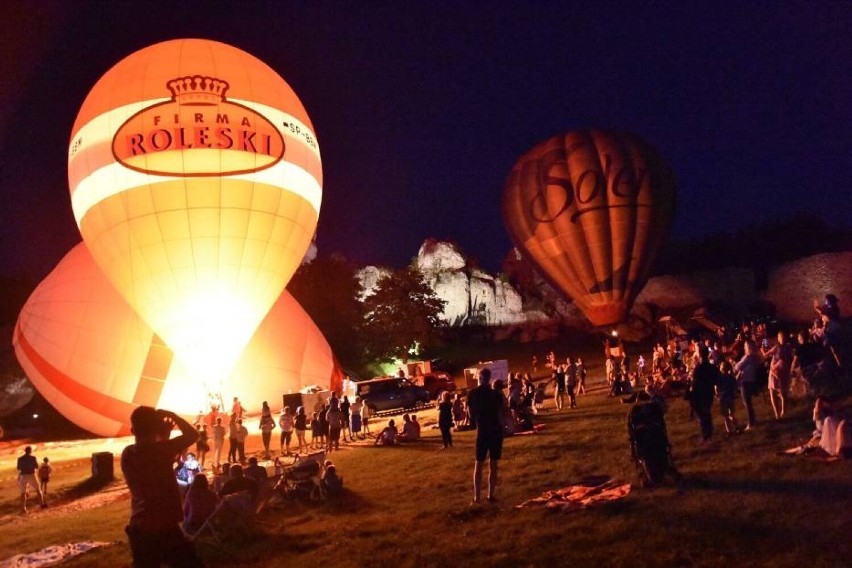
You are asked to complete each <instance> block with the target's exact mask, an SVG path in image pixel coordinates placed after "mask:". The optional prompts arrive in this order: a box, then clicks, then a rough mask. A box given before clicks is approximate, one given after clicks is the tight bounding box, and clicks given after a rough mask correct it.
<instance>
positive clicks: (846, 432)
mask: <svg viewBox="0 0 852 568" xmlns="http://www.w3.org/2000/svg"><path fill="white" fill-rule="evenodd" d="M814 425H815V426H816V430H815V431H814V437H813V438H812V439H811V442H808V444H807V446H813V445H816V446H818V447H819V448H820V449H821V450H822V451H824V452H825V453H826V454H828V455H829V456H832V457H841V458H852V423H850V422H849V421H848V420H847V419H846V417H845V413H844V412H843V410H842V409H839V408H835V407H833V406H832V405H830V404H829V403H827V402H826V401H825V400H824V399H821V398H818V399H817V400H816V403H815V404H814Z"/></svg>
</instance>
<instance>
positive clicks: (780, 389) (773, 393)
mask: <svg viewBox="0 0 852 568" xmlns="http://www.w3.org/2000/svg"><path fill="white" fill-rule="evenodd" d="M763 356H764V357H772V362H771V363H770V366H769V402H770V403H771V404H772V412H773V413H775V420H781V418H782V417H783V416H784V403H785V399H786V398H787V392H788V391H789V390H790V373H791V371H792V369H793V346H792V345H790V344H789V343H787V336H786V335H785V333H784V332H783V331H779V332H778V343H776V344H775V345H774V346H773V347H772V349H770V350H769V351H767V352H766V353H764V355H763ZM776 398H777V399H778V402H777V403H776V401H775V399H776Z"/></svg>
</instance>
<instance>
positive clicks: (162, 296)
mask: <svg viewBox="0 0 852 568" xmlns="http://www.w3.org/2000/svg"><path fill="white" fill-rule="evenodd" d="M68 172H69V185H70V188H71V198H72V205H73V209H74V214H75V218H76V220H77V223H78V226H79V227H80V232H81V234H82V235H83V239H84V242H85V243H86V245H87V246H88V247H89V249H90V250H91V252H92V255H93V257H94V259H95V262H96V263H97V264H98V266H100V267H101V269H102V270H103V272H104V273H105V274H106V275H107V277H108V278H109V279H110V281H111V282H112V283H113V284H114V285H115V287H116V289H117V290H118V291H119V292H120V293H121V295H122V296H123V297H124V298H125V299H126V300H127V302H128V303H129V304H130V305H131V306H132V307H133V308H134V309H135V310H136V311H137V312H138V313H139V315H140V316H141V317H142V318H143V319H144V320H145V322H147V323H148V324H149V325H150V326H151V327H152V328H153V329H154V330H155V331H156V333H157V334H158V335H159V336H160V337H162V338H163V340H164V341H165V342H166V344H168V346H169V347H171V348H172V349H173V350H174V352H175V355H176V357H177V358H178V359H179V360H181V362H182V365H184V366H185V367H186V368H187V369H188V370H190V371H191V372H193V373H195V374H196V375H198V376H200V377H204V380H207V381H211V384H209V385H207V387H209V388H215V387H217V386H221V381H222V380H223V379H224V377H225V376H227V374H228V371H229V370H230V369H231V368H232V367H233V365H234V364H235V363H236V361H237V360H238V359H239V357H240V353H241V352H242V349H243V348H244V347H245V345H246V344H247V343H248V341H249V339H250V338H251V336H252V334H253V333H254V331H255V329H256V328H257V326H258V325H259V324H260V322H261V321H262V320H263V318H264V316H265V315H266V313H267V312H268V311H269V309H270V307H271V306H272V305H273V304H274V302H275V301H276V300H277V298H278V297H279V296H280V294H281V291H282V290H283V289H284V286H285V285H286V283H287V281H288V280H289V279H290V277H291V276H292V274H293V273H294V272H295V270H296V268H297V267H298V264H299V262H300V260H301V258H302V256H303V255H304V252H305V251H306V250H307V248H308V246H309V245H310V241H311V238H312V236H313V233H314V230H315V228H316V222H317V216H318V214H319V209H320V202H321V194H322V169H321V160H320V153H319V147H318V145H317V143H316V138H315V135H314V133H313V127H312V125H311V123H310V120H309V119H308V116H307V114H306V112H305V110H304V108H303V106H302V104H301V102H300V101H299V99H298V97H297V96H296V94H295V93H294V92H293V90H292V89H291V88H290V87H289V86H288V85H287V83H285V82H284V80H283V79H281V77H280V76H278V75H277V74H276V73H275V72H274V71H273V70H272V69H270V68H269V67H268V66H266V65H265V64H264V63H263V62H261V61H260V60H258V59H256V58H255V57H253V56H251V55H249V54H247V53H245V52H243V51H241V50H239V49H236V48H234V47H231V46H228V45H225V44H221V43H217V42H212V41H207V40H192V39H187V40H175V41H169V42H164V43H160V44H157V45H154V46H151V47H148V48H145V49H143V50H141V51H139V52H136V53H134V54H132V55H131V56H129V57H127V58H126V59H124V60H122V61H121V62H119V63H118V64H117V65H116V66H115V67H113V68H112V69H111V70H110V71H108V72H107V73H106V74H105V75H104V77H102V78H101V80H100V81H98V83H97V84H96V85H95V87H94V88H93V89H92V91H91V93H90V94H89V96H88V97H87V99H86V101H85V102H84V103H83V106H82V108H81V110H80V112H79V114H78V117H77V120H76V122H75V124H74V128H73V132H72V136H71V145H70V148H69V157H68ZM213 383H215V384H213Z"/></svg>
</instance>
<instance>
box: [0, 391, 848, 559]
mask: <svg viewBox="0 0 852 568" xmlns="http://www.w3.org/2000/svg"><path fill="white" fill-rule="evenodd" d="M847 402H849V401H847ZM547 408H548V410H547V411H546V412H545V413H543V414H542V415H540V422H541V423H543V424H544V425H545V427H544V430H543V431H541V432H539V433H537V434H535V435H532V436H517V437H513V438H510V439H508V440H507V441H506V444H505V452H504V459H503V460H502V462H501V473H500V488H499V497H500V502H499V504H495V505H490V504H482V505H477V506H471V505H470V497H471V490H470V479H471V472H472V462H473V457H472V456H473V439H474V438H473V436H474V435H473V433H472V432H461V433H456V434H455V447H454V448H452V449H450V450H447V451H441V450H439V448H440V443H439V440H440V437H439V434H438V432H437V430H433V429H430V428H428V427H427V428H424V431H425V434H426V438H425V440H424V441H423V442H422V443H417V444H414V445H410V446H404V447H400V448H375V447H365V446H358V447H347V448H345V449H343V450H341V451H340V452H337V453H336V454H333V455H332V456H331V457H332V459H333V460H334V461H335V463H336V465H337V467H338V471H339V472H340V473H341V474H342V475H343V477H344V481H345V485H346V488H347V489H346V492H345V494H344V495H342V496H341V497H340V498H338V499H337V500H335V501H326V502H325V503H323V504H319V505H312V504H301V503H300V504H296V505H292V506H290V507H288V508H276V509H270V510H267V511H265V512H264V514H263V515H262V518H261V520H262V527H261V528H260V530H259V532H258V533H257V534H256V535H254V536H252V537H235V538H233V539H232V540H230V541H226V542H225V546H213V545H212V544H210V543H202V544H200V550H201V552H202V554H203V555H204V557H205V559H206V560H207V562H208V563H209V564H210V565H213V566H218V565H221V566H225V565H228V566H257V565H264V566H287V565H298V566H320V565H323V566H327V565H329V564H333V565H335V566H364V565H368V564H370V565H380V566H381V565H384V566H457V565H462V564H463V565H467V566H549V565H551V566H552V565H574V566H594V565H599V566H631V567H635V566H738V567H742V566H803V565H807V566H809V567H819V566H848V565H849V558H850V552H852V550H850V548H852V544H850V543H852V539H850V536H852V461H848V460H847V461H838V462H832V463H827V462H824V461H820V460H818V459H815V458H810V457H787V456H779V455H777V452H778V451H779V450H782V449H785V448H787V447H790V446H792V445H793V444H795V443H801V441H803V440H804V439H806V438H807V437H808V436H809V434H810V431H811V429H812V424H811V423H810V409H809V408H808V407H807V404H806V403H804V402H800V403H799V404H798V405H796V406H794V407H793V410H792V412H791V414H790V416H789V417H788V418H786V419H785V420H784V421H782V422H777V423H776V422H775V421H771V422H770V421H768V418H769V416H770V415H771V409H770V408H769V406H768V403H766V402H765V401H763V400H760V398H758V399H757V411H758V417H759V418H764V419H765V420H764V422H762V423H761V424H760V425H759V426H758V428H757V429H756V430H754V431H752V432H748V433H744V434H741V435H739V436H736V437H734V438H731V439H728V440H725V439H723V436H722V435H721V432H720V426H721V420H719V419H718V418H716V419H715V425H716V427H717V434H716V437H715V438H716V439H715V440H714V441H713V442H712V443H711V444H710V445H708V446H700V445H699V444H698V443H697V437H698V427H697V424H696V423H694V422H692V421H689V420H688V418H687V409H686V406H685V403H683V402H682V401H680V400H676V401H672V402H671V404H670V407H669V410H668V414H667V420H668V426H669V434H670V437H671V440H672V443H673V445H674V457H675V460H676V463H677V465H678V467H679V468H680V470H681V472H682V473H683V474H684V475H685V478H686V479H685V482H684V484H683V486H682V487H681V488H680V489H678V488H676V487H675V486H674V485H673V484H670V485H667V486H664V487H659V488H655V489H643V488H641V487H640V486H638V484H637V485H634V488H633V491H632V492H631V493H630V495H629V496H628V497H627V498H625V499H623V500H621V501H618V502H614V503H612V504H609V505H605V506H602V507H599V508H592V509H587V510H581V511H574V512H569V513H556V512H551V511H545V510H542V509H520V510H519V509H515V508H514V505H516V504H518V503H520V502H521V501H524V500H526V499H529V498H532V497H534V496H536V495H538V494H540V493H541V492H543V491H545V490H548V489H554V488H558V487H562V486H566V485H570V484H572V483H574V482H577V481H579V480H581V479H582V478H583V477H585V476H589V475H609V476H612V477H614V478H617V479H622V480H626V481H630V482H635V481H636V478H635V469H634V467H633V464H632V461H631V459H630V450H629V446H628V443H627V434H626V427H625V416H626V413H627V410H628V407H627V406H626V405H622V404H620V403H619V402H618V401H617V400H614V399H611V398H608V397H606V396H604V394H603V393H600V392H598V393H594V394H589V395H586V396H581V397H580V400H579V408H577V409H574V410H570V411H569V410H565V411H562V412H556V411H555V410H554V409H553V408H552V403H550V402H548V405H547ZM738 410H739V409H738ZM421 422H423V423H424V425H428V424H430V422H431V423H434V411H428V412H424V413H422V414H421ZM258 442H259V440H257V439H254V438H253V439H252V443H253V444H258ZM62 465H63V468H62V469H60V470H58V471H57V475H56V476H55V479H56V482H55V483H54V491H55V493H56V497H55V499H56V507H51V508H49V509H47V511H46V512H41V511H38V512H35V513H33V514H30V515H29V516H27V517H19V516H17V517H16V516H15V515H14V511H15V507H16V505H17V502H16V498H15V493H14V488H13V487H12V482H11V481H10V476H11V474H12V472H10V471H9V470H5V471H0V478H2V479H4V480H5V481H4V482H3V484H2V490H0V515H3V516H4V520H9V519H12V520H11V522H5V523H4V525H5V526H4V530H3V532H4V537H3V539H2V541H0V560H2V559H4V558H8V557H9V556H11V555H13V554H15V553H18V552H28V551H35V550H38V549H40V548H42V547H44V546H48V545H51V544H61V543H65V542H73V541H78V540H82V539H94V540H107V541H110V540H118V541H122V542H121V543H120V544H119V545H116V546H113V547H109V548H105V549H101V550H96V551H93V552H90V553H88V554H86V555H83V556H81V557H79V558H77V559H75V560H72V561H71V562H69V563H68V565H69V566H123V565H128V564H129V560H130V556H129V549H128V547H127V545H126V542H125V538H124V535H123V532H122V529H123V527H124V524H125V523H126V520H127V517H128V510H129V502H128V500H127V497H126V495H124V496H119V497H118V498H114V499H111V500H107V501H106V504H103V505H100V506H93V507H91V508H85V507H83V508H81V509H80V510H75V509H74V508H73V507H71V506H69V505H65V506H63V505H62V503H63V502H66V503H67V502H72V503H73V502H78V501H84V500H85V499H86V497H84V496H85V495H87V494H89V491H88V489H90V488H88V487H87V485H86V482H85V479H86V478H87V476H88V462H87V461H78V462H72V463H68V464H62ZM110 489H112V490H113V491H115V490H116V489H120V481H119V482H117V483H116V484H115V485H114V486H113V487H111V488H110ZM98 494H99V493H95V494H94V495H98ZM117 494H118V495H121V494H120V493H117ZM81 498H82V499H81Z"/></svg>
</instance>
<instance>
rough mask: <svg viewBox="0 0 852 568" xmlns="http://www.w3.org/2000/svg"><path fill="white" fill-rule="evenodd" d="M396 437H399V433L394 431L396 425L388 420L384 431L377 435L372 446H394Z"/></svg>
mask: <svg viewBox="0 0 852 568" xmlns="http://www.w3.org/2000/svg"><path fill="white" fill-rule="evenodd" d="M397 436H399V433H398V432H397V431H396V423H395V422H394V421H393V420H390V421H389V422H388V425H387V426H385V428H384V430H382V431H381V432H379V433H378V435H377V436H376V442H375V443H374V444H373V445H374V446H395V445H396V443H397Z"/></svg>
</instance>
